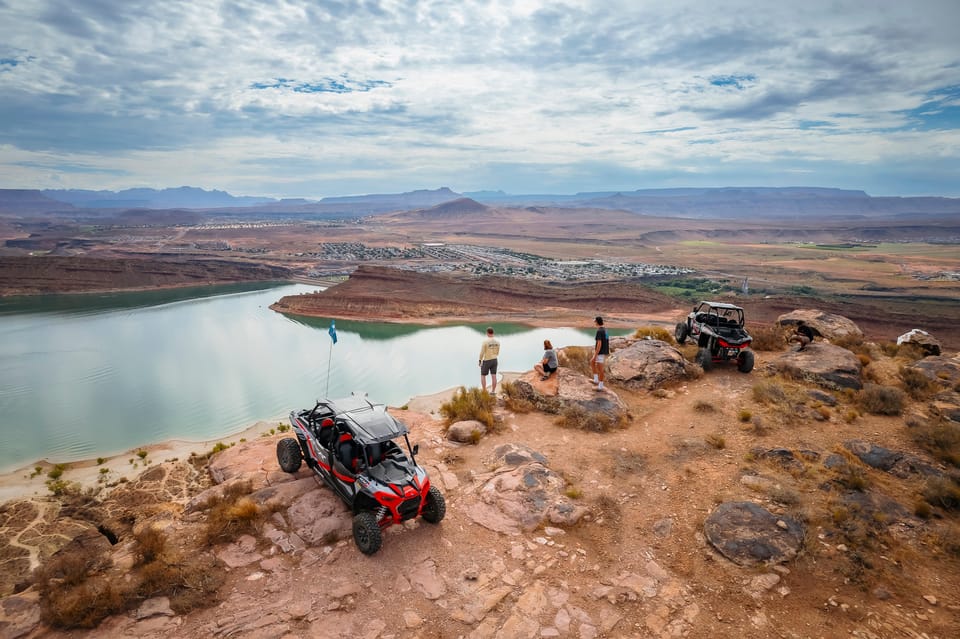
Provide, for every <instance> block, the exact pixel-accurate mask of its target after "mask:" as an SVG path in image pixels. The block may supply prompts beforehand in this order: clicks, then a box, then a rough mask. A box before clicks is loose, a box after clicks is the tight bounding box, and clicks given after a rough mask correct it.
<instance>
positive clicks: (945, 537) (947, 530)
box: [934, 523, 960, 558]
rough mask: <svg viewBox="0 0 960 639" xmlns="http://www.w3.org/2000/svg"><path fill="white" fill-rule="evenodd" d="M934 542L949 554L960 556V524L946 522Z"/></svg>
mask: <svg viewBox="0 0 960 639" xmlns="http://www.w3.org/2000/svg"><path fill="white" fill-rule="evenodd" d="M934 544H935V545H936V546H937V547H939V548H940V549H941V550H943V552H945V553H947V554H948V555H952V556H953V557H957V558H960V526H958V525H957V524H955V523H953V524H945V525H944V526H943V527H942V528H941V529H940V530H938V531H937V533H936V535H935V536H934Z"/></svg>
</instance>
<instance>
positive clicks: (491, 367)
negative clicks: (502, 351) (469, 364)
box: [480, 358, 497, 377]
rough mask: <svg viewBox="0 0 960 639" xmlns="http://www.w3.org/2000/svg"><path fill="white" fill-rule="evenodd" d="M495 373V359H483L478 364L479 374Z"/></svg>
mask: <svg viewBox="0 0 960 639" xmlns="http://www.w3.org/2000/svg"><path fill="white" fill-rule="evenodd" d="M496 374H497V359H496V358H493V359H485V360H483V362H482V363H481V364H480V376H481V377H483V376H484V375H496Z"/></svg>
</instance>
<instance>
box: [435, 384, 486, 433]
mask: <svg viewBox="0 0 960 639" xmlns="http://www.w3.org/2000/svg"><path fill="white" fill-rule="evenodd" d="M496 405H497V398H496V397H494V396H493V395H491V394H490V393H488V392H487V391H485V390H482V389H480V388H477V387H475V386H474V387H473V388H470V389H467V388H464V387H463V386H461V387H460V388H459V389H457V392H455V393H454V394H453V397H451V398H450V401H448V402H444V403H443V404H441V405H440V414H441V415H443V416H444V417H445V418H446V420H447V426H449V425H450V424H452V423H454V422H460V421H466V420H471V419H474V420H476V421H478V422H480V423H482V424H483V425H485V426H486V427H487V429H488V430H491V431H496V430H497V429H498V426H499V424H498V420H497V418H496V417H495V416H494V414H493V408H494V407H495V406H496Z"/></svg>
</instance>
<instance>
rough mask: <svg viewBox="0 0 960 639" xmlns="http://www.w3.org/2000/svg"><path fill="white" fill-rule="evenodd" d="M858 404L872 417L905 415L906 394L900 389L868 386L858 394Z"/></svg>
mask: <svg viewBox="0 0 960 639" xmlns="http://www.w3.org/2000/svg"><path fill="white" fill-rule="evenodd" d="M857 404H858V405H859V406H860V408H861V409H862V410H864V411H866V412H868V413H870V414H871V415H900V414H901V413H903V406H904V393H903V391H902V390H900V389H899V388H892V387H889V386H879V385H877V384H866V385H864V387H863V389H862V390H861V391H860V392H859V393H857Z"/></svg>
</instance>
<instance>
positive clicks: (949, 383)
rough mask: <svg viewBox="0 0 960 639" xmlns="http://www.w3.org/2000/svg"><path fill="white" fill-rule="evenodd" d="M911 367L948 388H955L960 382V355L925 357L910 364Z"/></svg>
mask: <svg viewBox="0 0 960 639" xmlns="http://www.w3.org/2000/svg"><path fill="white" fill-rule="evenodd" d="M909 368H913V369H916V370H918V371H920V372H921V373H923V374H924V375H926V376H927V377H928V378H929V379H930V380H932V381H934V382H936V383H937V384H939V385H940V386H943V387H946V388H954V387H956V385H957V384H958V383H960V355H954V356H953V357H946V356H945V355H934V356H931V357H924V358H923V359H921V360H920V361H917V362H914V363H913V364H910V365H909Z"/></svg>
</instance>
